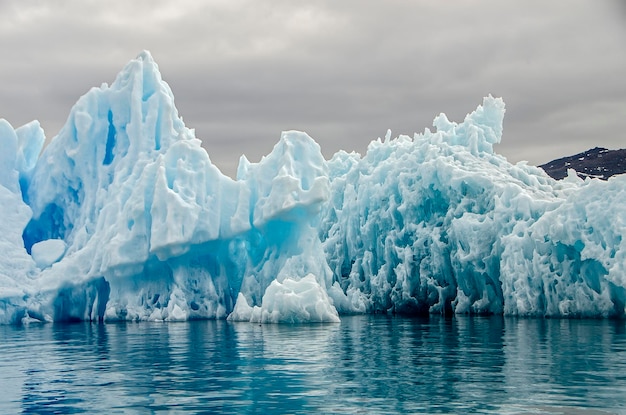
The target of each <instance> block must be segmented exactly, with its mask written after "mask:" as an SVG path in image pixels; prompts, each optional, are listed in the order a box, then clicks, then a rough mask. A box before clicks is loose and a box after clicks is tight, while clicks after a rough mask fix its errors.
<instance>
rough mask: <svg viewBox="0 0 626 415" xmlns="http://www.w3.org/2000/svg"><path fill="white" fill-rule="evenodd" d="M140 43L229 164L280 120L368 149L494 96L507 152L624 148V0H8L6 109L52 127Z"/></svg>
mask: <svg viewBox="0 0 626 415" xmlns="http://www.w3.org/2000/svg"><path fill="white" fill-rule="evenodd" d="M143 49H147V50H149V51H150V52H151V53H152V55H153V57H154V59H155V60H156V61H157V63H158V64H159V68H160V70H161V74H162V76H163V79H164V80H165V81H166V82H168V83H169V85H170V86H171V88H172V90H173V92H174V96H175V98H176V101H175V103H176V106H177V108H178V111H179V113H180V115H181V116H182V117H183V119H184V121H185V124H186V125H187V126H188V127H190V128H195V130H196V136H197V137H198V138H200V139H201V140H202V141H203V146H204V147H205V148H206V149H207V151H208V153H209V155H210V157H211V159H212V160H213V162H214V163H215V164H217V165H218V166H219V167H220V168H221V169H222V170H223V171H224V172H225V173H226V174H229V175H231V176H232V175H234V173H235V169H236V165H237V163H238V159H239V156H240V155H241V154H242V153H245V154H246V155H247V156H248V158H249V159H250V160H251V161H258V160H259V159H260V157H261V156H262V155H264V154H267V153H268V152H269V151H270V150H271V149H272V147H273V146H274V144H275V143H276V142H277V141H278V139H279V137H280V132H281V131H283V130H290V129H297V130H302V131H306V132H307V133H308V134H309V135H310V136H312V137H313V138H314V139H315V140H316V141H317V142H318V143H320V145H321V147H322V150H323V152H324V154H325V156H326V157H327V158H329V157H330V156H331V155H332V154H333V153H334V152H336V151H337V150H339V149H345V150H348V151H351V150H355V151H358V152H360V153H364V152H365V149H366V147H367V144H368V143H369V142H370V141H371V140H373V139H376V138H377V137H382V136H384V135H385V133H386V131H387V129H391V130H392V132H393V135H394V136H396V135H398V134H410V135H412V134H413V133H414V132H421V131H423V130H424V128H425V127H430V126H431V125H432V119H433V117H435V116H436V115H437V114H439V113H440V112H445V113H446V114H447V115H448V118H450V119H451V120H454V121H462V120H463V118H464V117H465V115H466V114H467V113H468V112H471V111H472V110H473V109H474V108H475V107H476V106H477V105H479V104H480V103H481V102H482V98H483V96H486V95H488V94H492V95H494V96H501V97H503V98H504V100H505V102H506V105H507V113H506V117H505V124H504V136H503V140H502V144H501V145H499V146H498V147H497V151H498V152H500V153H501V154H503V155H504V156H506V157H507V158H508V159H509V161H511V162H517V161H520V160H528V161H529V162H530V163H531V164H541V163H544V162H547V161H549V160H551V159H553V158H556V157H560V156H565V155H571V154H574V153H577V152H581V151H584V150H586V149H588V148H591V147H594V146H603V147H608V148H624V147H626V134H625V133H624V130H625V129H624V122H625V121H626V0H585V1H579V0H550V1H545V0H524V1H521V0H520V1H502V0H493V1H491V0H463V1H440V0H432V1H425V0H424V1H409V0H405V1H401V0H395V1H393V0H391V1H390V0H385V1H364V0H349V1H338V0H328V1H315V0H308V1H294V0H272V1H262V0H249V1H248V0H219V1H192V0H177V1H175V2H173V1H158V0H133V1H128V0H114V1H111V0H109V1H99V0H76V1H62V0H59V1H48V0H41V1H31V0H1V1H0V51H1V55H0V56H1V61H0V79H1V81H0V118H6V119H7V120H8V121H9V122H10V123H11V124H13V126H14V127H18V126H20V125H22V124H24V123H26V122H28V121H30V120H32V119H38V120H39V121H40V122H41V124H42V126H43V127H44V130H45V131H46V136H47V137H48V138H51V137H52V136H54V135H56V134H57V133H58V131H59V130H60V128H61V126H62V125H63V124H64V123H65V120H66V118H67V115H68V114H69V111H70V109H71V107H72V105H73V104H74V103H75V102H76V101H77V99H78V98H79V97H80V96H81V95H83V94H84V93H86V92H87V91H88V90H89V88H91V87H93V86H99V85H100V84H102V83H103V82H107V83H109V84H110V83H111V82H112V81H113V80H114V78H115V76H116V74H117V73H118V72H119V71H120V70H121V69H122V68H123V66H124V65H125V64H126V63H127V62H128V61H129V60H130V59H133V58H134V57H136V56H137V54H138V53H139V52H140V51H141V50H143Z"/></svg>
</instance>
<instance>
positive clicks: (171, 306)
mask: <svg viewBox="0 0 626 415" xmlns="http://www.w3.org/2000/svg"><path fill="white" fill-rule="evenodd" d="M503 116H504V104H503V102H502V101H501V100H500V99H495V98H492V97H488V98H485V100H484V102H483V105H482V106H480V107H478V109H477V110H476V111H474V112H473V113H471V114H469V115H468V116H467V117H466V119H465V120H464V122H462V123H460V124H456V123H453V122H450V121H448V120H447V119H446V117H445V116H444V115H443V114H442V115H440V116H439V117H437V118H436V119H435V121H434V126H435V127H436V130H435V131H434V132H431V131H429V130H426V131H425V132H424V133H423V134H419V135H415V136H414V137H413V138H409V137H406V136H400V137H398V138H396V139H393V140H392V139H391V137H390V134H388V136H387V137H386V139H385V140H384V141H381V140H378V141H374V142H372V143H371V144H370V146H369V148H368V151H367V153H366V154H365V155H364V156H363V157H361V156H359V155H357V154H347V153H344V152H340V153H338V154H336V155H335V156H334V157H333V158H332V159H331V160H330V161H326V160H324V158H323V157H322V155H321V152H320V149H319V146H318V145H317V143H315V142H314V141H313V140H312V139H311V138H310V137H308V136H307V135H306V134H304V133H300V132H295V131H290V132H285V133H283V134H282V136H281V138H280V141H279V142H278V144H277V145H276V146H275V147H274V150H273V151H272V152H271V153H270V154H269V155H268V156H266V157H265V158H264V159H263V160H261V162H259V163H257V164H254V163H250V162H248V161H247V160H246V159H245V157H242V160H241V161H240V166H239V170H238V177H237V180H232V179H230V178H228V177H226V176H224V175H223V174H222V173H221V172H220V171H219V170H218V169H217V168H216V167H215V166H214V165H213V164H212V163H211V161H210V159H209V156H208V155H207V153H206V151H205V150H204V149H203V148H202V147H201V146H200V141H199V140H198V139H196V138H195V137H194V134H193V131H191V130H189V129H188V128H186V127H185V125H184V124H183V122H182V120H181V119H180V118H179V116H178V113H177V111H176V108H175V106H174V98H173V95H172V93H171V91H170V89H169V87H168V86H167V84H166V83H165V82H163V81H162V80H161V76H160V73H159V71H158V67H157V65H156V63H155V62H154V61H153V60H152V57H151V56H150V55H149V54H148V53H147V52H144V53H142V54H141V55H140V56H139V57H138V58H137V59H135V60H133V61H131V62H130V63H129V64H128V65H127V66H126V67H125V68H124V70H123V71H122V72H121V73H120V74H119V75H118V77H117V78H116V80H115V81H114V82H113V84H112V85H111V86H107V85H103V86H102V87H100V88H94V89H92V90H91V91H89V92H88V93H87V94H85V95H84V96H83V97H81V98H80V100H79V101H78V102H77V103H76V105H75V106H74V108H73V109H72V111H71V113H70V116H69V118H68V121H67V123H66V124H65V126H64V127H63V129H62V130H61V132H60V133H59V134H58V135H57V136H56V137H54V138H53V139H52V140H51V142H50V144H49V145H48V146H47V147H46V148H45V149H44V151H43V152H42V153H41V154H40V155H39V152H40V150H41V147H42V145H43V141H44V135H43V131H42V130H41V128H40V127H39V125H38V124H37V123H36V122H33V123H30V124H27V125H25V126H23V127H20V128H18V129H15V130H14V129H13V128H12V127H11V126H10V125H9V124H8V123H7V122H6V121H4V120H2V121H0V142H1V143H2V148H3V149H6V150H5V152H4V153H3V154H4V155H3V156H2V164H1V165H0V199H1V201H2V204H1V207H0V209H2V215H3V219H4V220H3V221H2V223H1V224H0V231H1V233H0V246H2V247H3V252H6V255H5V256H4V257H3V259H2V260H0V322H3V323H15V322H21V321H30V320H33V319H34V320H43V321H50V320H56V321H67V320H118V319H123V320H185V319H191V318H226V317H228V318H230V319H231V320H246V321H259V322H282V321H286V322H304V321H338V318H339V317H338V314H341V313H355V312H359V313H360V312H402V313H427V312H429V313H506V314H514V315H536V316H544V315H550V316H609V315H623V314H624V305H625V303H626V291H625V289H626V279H625V278H624V271H625V270H624V264H625V258H624V255H625V254H624V252H625V248H624V247H622V237H621V235H622V234H624V230H625V227H626V213H625V212H626V210H624V209H623V206H624V205H625V204H624V202H626V192H625V186H626V179H625V178H623V177H615V178H612V179H611V180H609V181H607V182H600V181H596V180H587V181H582V180H580V179H578V178H576V177H575V176H574V175H571V176H570V177H569V178H568V179H566V180H565V181H562V182H556V181H554V180H552V179H551V178H549V177H548V176H547V175H545V173H543V171H542V170H540V169H538V168H535V167H532V166H527V165H525V164H518V165H511V164H510V163H508V162H507V161H506V160H505V159H504V158H503V157H501V156H499V155H497V154H495V153H494V151H493V145H494V144H496V143H498V142H499V141H500V139H501V136H502V119H503Z"/></svg>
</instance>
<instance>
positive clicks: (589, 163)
mask: <svg viewBox="0 0 626 415" xmlns="http://www.w3.org/2000/svg"><path fill="white" fill-rule="evenodd" d="M539 167H541V168H542V169H544V170H545V172H546V173H548V174H549V175H550V176H551V177H553V178H555V179H557V180H560V179H563V178H564V177H566V176H567V170H568V169H574V170H575V171H576V173H577V174H578V176H580V177H581V178H583V179H584V178H587V177H595V178H598V179H602V180H607V179H608V178H609V177H611V176H615V175H616V174H622V173H626V149H621V150H607V149H606V148H601V147H596V148H592V149H591V150H587V151H585V152H583V153H579V154H575V155H573V156H569V157H563V158H560V159H557V160H552V161H550V162H548V163H546V164H543V165H541V166H539Z"/></svg>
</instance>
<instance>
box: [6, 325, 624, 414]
mask: <svg viewBox="0 0 626 415" xmlns="http://www.w3.org/2000/svg"><path fill="white" fill-rule="evenodd" d="M0 413H1V414H18V413H29V414H30V413H33V414H48V413H49V414H53V413H54V414H57V413H90V414H91V413H107V414H109V413H124V414H129V413H154V414H161V413H163V414H166V413H167V414H171V413H207V414H208V413H232V414H272V413H280V414H286V413H316V414H318V413H319V414H324V413H339V414H370V413H371V414H393V413H398V414H400V413H402V414H405V413H453V414H466V413H493V414H526V413H531V414H605V413H619V414H626V322H625V321H623V320H622V321H619V320H543V319H515V318H503V317H489V318H487V317H453V318H443V317H430V318H423V319H416V318H402V317H391V316H352V317H345V316H344V317H342V322H341V323H340V324H310V325H258V324H250V323H229V322H226V321H193V322H188V323H145V322H144V323H113V324H95V323H77V324H31V325H29V326H24V327H14V326H1V327H0Z"/></svg>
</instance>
